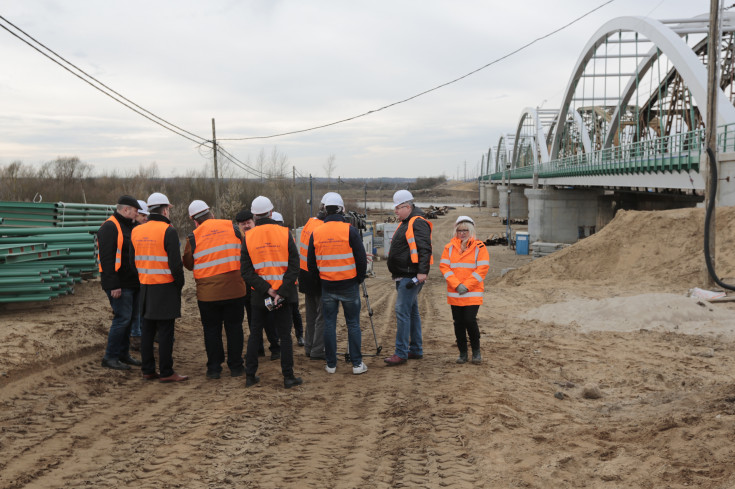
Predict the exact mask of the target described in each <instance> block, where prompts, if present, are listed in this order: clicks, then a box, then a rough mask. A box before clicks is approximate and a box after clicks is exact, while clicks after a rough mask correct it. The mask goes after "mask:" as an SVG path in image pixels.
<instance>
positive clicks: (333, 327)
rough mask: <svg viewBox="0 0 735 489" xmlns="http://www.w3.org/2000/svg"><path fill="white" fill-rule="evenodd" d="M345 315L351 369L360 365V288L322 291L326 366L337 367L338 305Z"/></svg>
mask: <svg viewBox="0 0 735 489" xmlns="http://www.w3.org/2000/svg"><path fill="white" fill-rule="evenodd" d="M340 302H341V303H342V310H343V311H344V313H345V322H346V323H347V342H348V344H349V349H350V360H351V361H352V366H353V367H359V366H360V364H361V363H362V352H361V351H360V348H361V342H362V332H361V331H360V306H361V303H360V286H359V285H358V284H354V285H350V286H349V287H345V288H344V289H343V290H340V291H339V292H334V291H328V290H326V289H322V315H323V316H324V356H325V357H327V366H328V367H329V368H334V367H336V366H337V312H339V304H340Z"/></svg>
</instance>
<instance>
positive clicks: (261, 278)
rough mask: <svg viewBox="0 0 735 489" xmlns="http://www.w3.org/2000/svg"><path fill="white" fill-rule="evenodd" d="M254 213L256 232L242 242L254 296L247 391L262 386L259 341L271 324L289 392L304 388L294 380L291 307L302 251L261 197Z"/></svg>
mask: <svg viewBox="0 0 735 489" xmlns="http://www.w3.org/2000/svg"><path fill="white" fill-rule="evenodd" d="M250 210H251V211H252V213H253V214H254V216H255V228H253V229H251V230H250V231H248V232H247V233H246V234H245V236H244V237H243V241H242V255H241V261H242V264H241V270H242V275H243V278H244V279H245V282H246V283H247V284H248V285H249V286H250V287H252V288H253V289H254V291H253V293H252V302H251V307H252V320H253V322H252V330H251V332H250V336H249V338H248V348H247V352H246V353H245V375H246V376H245V387H252V386H254V385H255V384H257V383H258V382H260V377H258V376H257V375H256V373H257V372H258V338H262V336H263V327H264V326H265V324H266V323H268V322H270V323H271V324H273V325H274V326H275V328H276V331H277V332H278V339H279V340H280V343H281V373H283V386H284V387H285V388H286V389H290V388H291V387H294V386H297V385H301V384H302V383H303V381H302V380H301V377H296V376H294V371H293V343H292V341H291V307H292V306H293V304H294V303H295V302H296V297H297V294H298V292H297V291H296V279H297V278H298V275H299V251H298V249H297V248H296V243H295V242H294V240H293V237H291V233H290V232H289V230H288V228H285V227H283V226H281V225H280V224H278V223H277V222H276V221H274V220H273V219H271V215H272V213H273V203H271V201H270V199H269V198H267V197H264V196H262V195H259V196H258V197H256V198H255V199H253V203H252V205H251V207H250Z"/></svg>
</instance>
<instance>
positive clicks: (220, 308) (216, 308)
mask: <svg viewBox="0 0 735 489" xmlns="http://www.w3.org/2000/svg"><path fill="white" fill-rule="evenodd" d="M197 304H198V305H199V314H200V316H201V318H202V328H203V330H204V348H205V350H207V372H212V373H214V372H221V371H222V362H224V361H225V350H224V347H223V346H222V325H223V324H224V327H225V335H226V336H227V366H228V367H230V370H237V369H240V368H242V364H243V361H242V349H243V345H244V343H245V336H244V335H243V332H242V321H243V319H244V318H245V312H244V305H245V297H238V298H236V299H227V300H223V301H206V302H204V301H197Z"/></svg>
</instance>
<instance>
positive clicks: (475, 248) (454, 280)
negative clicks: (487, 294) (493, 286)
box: [439, 237, 490, 306]
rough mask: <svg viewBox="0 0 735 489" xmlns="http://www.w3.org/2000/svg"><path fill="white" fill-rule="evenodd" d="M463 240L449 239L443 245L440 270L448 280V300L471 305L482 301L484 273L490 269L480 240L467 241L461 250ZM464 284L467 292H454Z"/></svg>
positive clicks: (455, 303) (484, 248) (486, 254)
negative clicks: (463, 249) (467, 243)
mask: <svg viewBox="0 0 735 489" xmlns="http://www.w3.org/2000/svg"><path fill="white" fill-rule="evenodd" d="M461 246H462V242H461V241H460V240H459V239H458V238H456V237H455V238H452V240H451V241H450V242H449V244H448V245H446V246H445V247H444V252H443V253H442V259H441V261H440V262H439V270H441V272H442V274H443V275H444V279H445V280H446V281H447V302H448V303H449V304H451V305H453V306H472V305H478V304H482V296H483V292H484V291H485V282H484V280H485V276H486V275H487V272H488V270H489V269H490V255H489V254H488V252H487V248H486V247H485V244H484V243H483V242H482V241H479V240H474V241H473V242H472V243H469V245H468V246H467V249H466V250H465V251H464V253H462V252H461V251H460V250H461V249H462V248H461ZM459 284H464V286H465V287H467V289H468V292H466V293H464V294H461V295H460V293H459V292H457V290H456V289H457V286H458V285H459Z"/></svg>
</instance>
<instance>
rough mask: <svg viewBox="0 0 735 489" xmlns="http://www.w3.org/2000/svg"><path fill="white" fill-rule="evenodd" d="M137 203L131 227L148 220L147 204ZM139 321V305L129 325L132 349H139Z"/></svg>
mask: <svg viewBox="0 0 735 489" xmlns="http://www.w3.org/2000/svg"><path fill="white" fill-rule="evenodd" d="M138 205H139V206H140V209H138V215H137V216H135V224H133V227H135V226H138V225H140V224H143V223H144V222H146V221H148V215H149V214H150V212H148V204H146V203H145V201H144V200H139V201H138ZM137 274H138V273H137V272H136V276H137ZM140 323H141V320H140V305H139V306H138V307H137V308H136V310H135V311H133V324H132V326H131V327H130V349H131V350H134V351H140V335H141V332H140Z"/></svg>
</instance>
